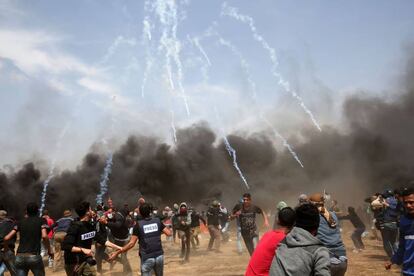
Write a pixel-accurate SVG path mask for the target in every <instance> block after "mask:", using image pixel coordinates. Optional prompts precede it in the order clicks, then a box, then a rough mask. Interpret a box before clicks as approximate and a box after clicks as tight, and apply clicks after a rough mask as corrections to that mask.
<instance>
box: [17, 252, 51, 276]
mask: <svg viewBox="0 0 414 276" xmlns="http://www.w3.org/2000/svg"><path fill="white" fill-rule="evenodd" d="M29 271H32V273H33V275H34V276H44V275H45V267H44V265H43V260H42V256H40V255H30V256H19V255H17V256H16V272H17V276H27V275H28V274H29Z"/></svg>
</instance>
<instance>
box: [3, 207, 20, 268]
mask: <svg viewBox="0 0 414 276" xmlns="http://www.w3.org/2000/svg"><path fill="white" fill-rule="evenodd" d="M14 226H15V222H14V220H12V219H9V218H7V212H6V211H5V210H0V264H1V263H4V264H5V266H6V267H7V269H8V270H9V272H10V274H11V275H12V276H14V275H16V267H15V265H14V261H15V256H14V243H15V242H16V240H15V238H14V239H13V240H11V241H9V242H7V244H6V243H5V242H4V241H3V239H4V237H6V236H7V234H9V233H10V231H12V230H13V228H14ZM0 275H2V273H1V272H0Z"/></svg>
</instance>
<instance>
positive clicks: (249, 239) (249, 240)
mask: <svg viewBox="0 0 414 276" xmlns="http://www.w3.org/2000/svg"><path fill="white" fill-rule="evenodd" d="M242 237H243V240H244V244H245V245H246V248H247V251H249V254H250V256H251V255H252V254H253V251H254V242H253V239H254V238H255V237H256V235H253V236H252V235H250V234H245V233H243V232H242Z"/></svg>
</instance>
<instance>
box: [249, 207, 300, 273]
mask: <svg viewBox="0 0 414 276" xmlns="http://www.w3.org/2000/svg"><path fill="white" fill-rule="evenodd" d="M295 220H296V214H295V211H294V210H293V209H292V208H290V207H284V208H283V209H281V210H280V211H279V212H278V213H277V215H276V217H275V222H276V223H275V225H276V228H275V229H274V230H271V231H269V232H267V233H265V234H264V235H263V237H262V238H261V239H260V241H259V243H258V244H257V247H256V249H255V250H254V252H253V255H252V257H251V258H250V262H249V264H248V266H247V270H246V274H245V276H256V275H260V276H267V275H269V270H270V265H271V263H272V260H273V257H274V256H275V251H276V248H277V247H278V245H279V243H280V241H282V240H283V239H284V238H285V237H286V234H287V233H289V232H290V230H291V229H292V227H293V225H294V223H295Z"/></svg>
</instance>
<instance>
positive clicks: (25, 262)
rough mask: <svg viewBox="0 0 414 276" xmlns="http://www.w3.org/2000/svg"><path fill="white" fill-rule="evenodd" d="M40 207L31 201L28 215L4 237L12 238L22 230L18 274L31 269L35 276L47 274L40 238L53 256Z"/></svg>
mask: <svg viewBox="0 0 414 276" xmlns="http://www.w3.org/2000/svg"><path fill="white" fill-rule="evenodd" d="M38 212H39V207H38V206H37V204H36V203H29V204H27V207H26V215H27V217H26V218H24V219H23V220H21V221H20V222H19V223H17V224H16V225H15V227H14V228H13V230H12V231H11V232H10V233H9V234H8V235H7V236H6V237H5V238H4V241H9V240H11V239H12V238H13V237H14V236H15V235H16V233H17V232H20V242H19V247H18V248H17V254H16V271H17V275H19V276H20V275H28V273H29V270H31V271H32V272H33V275H34V276H43V275H45V268H44V265H43V261H42V256H41V255H40V240H43V245H44V247H45V248H47V251H48V254H49V256H50V257H52V258H53V253H52V249H51V247H50V244H49V238H48V236H47V229H48V225H47V222H46V220H45V219H44V218H39V217H38Z"/></svg>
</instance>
